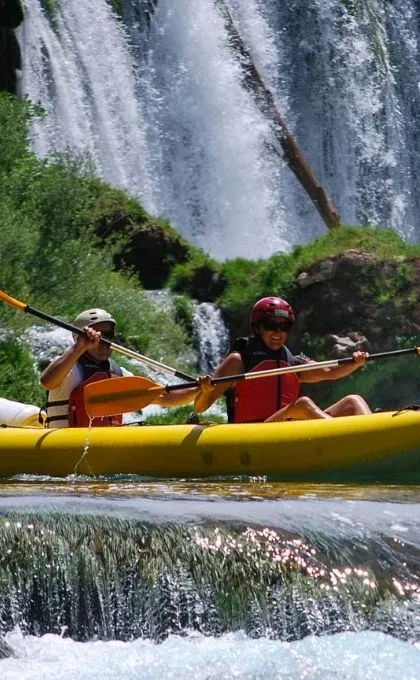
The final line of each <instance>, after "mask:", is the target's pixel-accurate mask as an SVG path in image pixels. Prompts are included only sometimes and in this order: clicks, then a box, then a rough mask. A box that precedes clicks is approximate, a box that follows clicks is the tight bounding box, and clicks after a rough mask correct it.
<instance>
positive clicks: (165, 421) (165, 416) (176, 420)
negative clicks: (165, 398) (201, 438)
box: [145, 405, 226, 425]
mask: <svg viewBox="0 0 420 680" xmlns="http://www.w3.org/2000/svg"><path fill="white" fill-rule="evenodd" d="M192 413H194V407H193V406H192V405H187V406H180V407H179V408H171V409H168V410H167V411H165V412H163V413H160V414H159V415H154V416H149V417H148V418H146V419H145V422H146V423H147V425H185V423H186V422H187V419H188V416H189V415H191V414H192ZM199 418H200V422H202V423H204V422H206V421H207V416H206V414H205V413H203V414H201V415H200V416H199ZM208 420H210V421H211V422H212V423H225V422H226V419H225V418H224V417H223V416H219V415H215V414H213V413H212V414H211V417H210V418H209V419H208Z"/></svg>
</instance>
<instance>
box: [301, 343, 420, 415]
mask: <svg viewBox="0 0 420 680" xmlns="http://www.w3.org/2000/svg"><path fill="white" fill-rule="evenodd" d="M404 346H405V347H407V346H409V345H408V343H404ZM317 358H318V357H317ZM418 361H419V360H418V359H417V358H416V357H414V356H406V357H398V358H393V359H389V360H388V361H386V360H385V361H377V362H372V363H368V364H367V365H366V366H365V367H364V368H363V369H360V370H359V371H356V372H355V373H353V374H352V375H350V376H348V377H347V378H343V379H342V380H336V381H330V382H325V383H319V384H318V385H313V386H311V387H310V388H309V389H307V388H306V387H305V393H310V394H311V396H312V397H313V398H315V400H316V401H317V402H318V403H319V405H320V406H321V407H322V408H326V407H327V406H330V405H331V404H333V403H335V402H336V401H338V400H339V399H342V398H343V397H345V396H346V395H347V394H361V395H362V396H363V397H364V399H366V401H367V402H368V403H369V405H370V407H371V408H372V409H375V408H381V409H382V410H384V411H392V410H394V409H399V408H402V407H403V406H404V405H406V404H412V403H420V384H419V379H418V370H419V366H418V364H416V362H418Z"/></svg>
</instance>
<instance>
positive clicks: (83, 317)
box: [73, 309, 117, 330]
mask: <svg viewBox="0 0 420 680" xmlns="http://www.w3.org/2000/svg"><path fill="white" fill-rule="evenodd" d="M106 321H107V322H108V323H112V324H114V326H115V325H116V323H117V322H116V321H115V319H114V318H113V317H112V316H111V314H109V312H106V311H105V310H104V309H86V310H85V311H84V312H81V313H80V314H78V315H77V316H76V318H75V320H74V321H73V324H74V325H75V326H77V328H80V329H81V330H82V329H83V328H84V327H85V326H94V325H95V324H97V323H103V322H106Z"/></svg>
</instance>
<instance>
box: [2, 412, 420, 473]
mask: <svg viewBox="0 0 420 680" xmlns="http://www.w3.org/2000/svg"><path fill="white" fill-rule="evenodd" d="M22 474H30V475H31V474H34V475H48V476H53V477H56V476H58V477H65V476H68V475H72V474H77V475H90V476H102V475H105V476H107V475H115V474H123V475H127V474H135V475H141V476H142V477H158V478H202V477H231V476H235V477H238V476H247V477H249V476H263V477H267V478H270V479H276V480H281V481H289V480H294V481H296V480H302V481H334V482H356V483H366V482H386V483H394V482H395V483H402V482H403V483H412V484H414V483H417V482H420V412H415V411H403V412H401V413H398V414H395V413H392V412H389V413H377V414H372V415H369V416H354V417H347V418H335V419H331V420H311V421H299V422H296V421H295V422H283V423H258V424H235V425H227V424H214V425H212V424H207V425H162V426H142V427H139V426H126V427H113V428H92V429H91V430H88V429H86V428H72V429H69V428H63V429H56V430H44V429H40V428H24V427H22V428H19V427H17V428H14V427H5V428H2V430H1V432H0V477H3V478H4V477H12V476H16V475H22Z"/></svg>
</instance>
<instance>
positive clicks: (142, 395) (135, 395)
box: [84, 376, 165, 418]
mask: <svg viewBox="0 0 420 680" xmlns="http://www.w3.org/2000/svg"><path fill="white" fill-rule="evenodd" d="M164 392H165V387H164V386H163V385H159V384H158V383H155V382H153V380H149V379H148V378H140V377H137V376H132V377H130V376H128V377H126V378H108V379H107V380H97V381H96V382H93V383H90V384H89V385H86V387H85V389H84V401H85V409H86V412H87V413H88V415H89V416H90V417H91V418H98V417H101V416H115V415H118V414H120V413H128V412H129V411H138V410H140V409H141V408H144V407H145V406H148V404H151V403H152V402H153V401H154V400H155V399H157V398H158V397H159V396H160V395H161V394H163V393H164Z"/></svg>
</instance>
